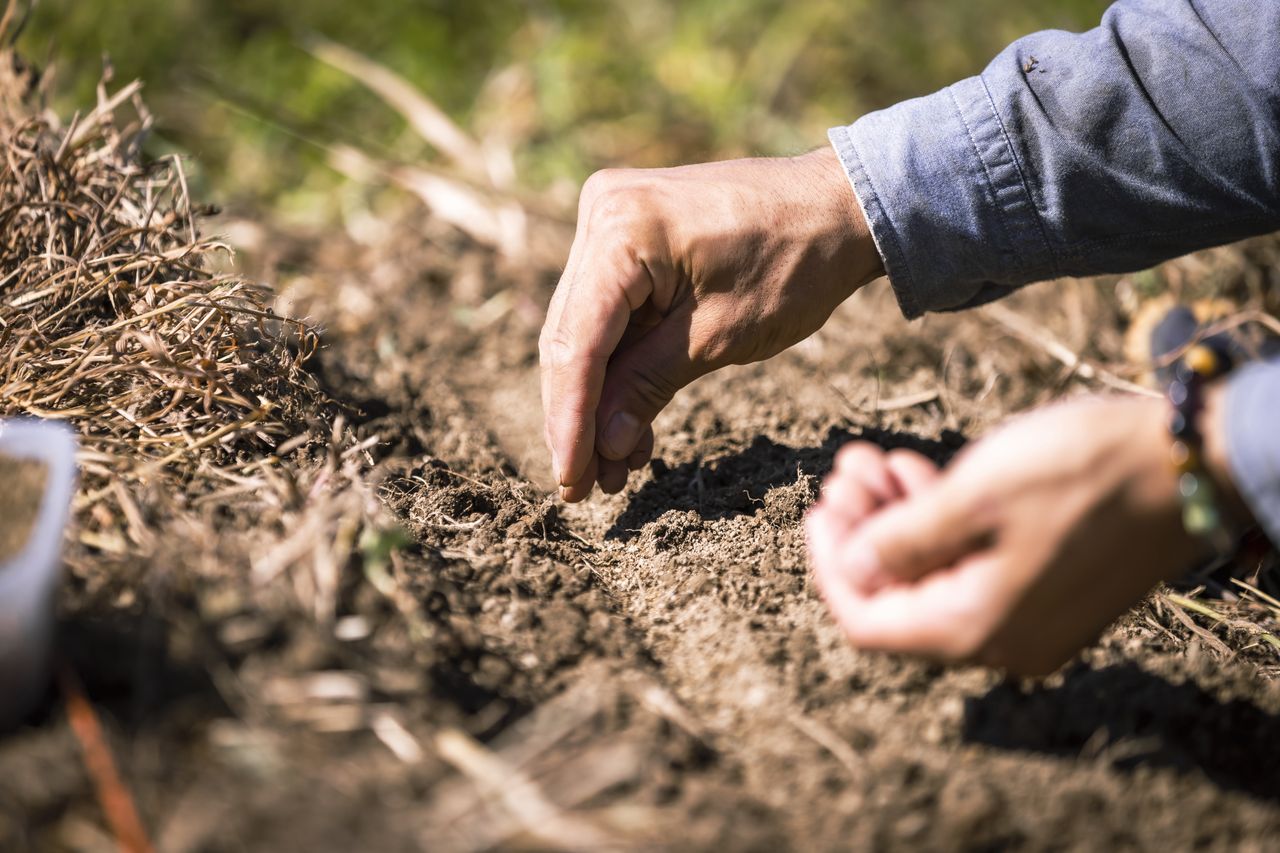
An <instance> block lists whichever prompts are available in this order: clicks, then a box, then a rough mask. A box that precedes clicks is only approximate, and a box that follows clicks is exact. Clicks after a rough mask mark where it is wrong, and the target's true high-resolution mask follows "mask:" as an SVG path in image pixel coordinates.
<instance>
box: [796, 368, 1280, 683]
mask: <svg viewBox="0 0 1280 853" xmlns="http://www.w3.org/2000/svg"><path fill="white" fill-rule="evenodd" d="M1272 371H1273V372H1272V374H1271V378H1270V380H1269V382H1271V383H1272V384H1271V385H1270V390H1271V391H1276V390H1280V366H1277V367H1275V368H1272ZM1234 390H1235V389H1233V390H1232V391H1230V392H1229V391H1228V390H1226V389H1223V388H1221V387H1217V388H1215V389H1213V390H1212V391H1211V392H1210V393H1209V394H1208V395H1207V400H1206V405H1205V407H1204V409H1203V411H1202V413H1201V415H1200V418H1199V429H1200V432H1201V434H1202V435H1203V437H1204V446H1203V451H1204V452H1203V456H1204V464H1205V466H1206V469H1207V470H1208V472H1209V474H1210V475H1211V476H1212V477H1213V479H1214V481H1215V482H1216V484H1217V491H1218V493H1219V494H1220V495H1221V496H1222V498H1223V503H1224V506H1225V507H1226V508H1227V511H1228V512H1229V513H1230V514H1232V515H1234V516H1237V517H1246V516H1247V513H1248V507H1249V506H1256V504H1255V503H1253V502H1252V500H1251V498H1252V496H1248V495H1246V496H1245V500H1244V501H1243V502H1242V501H1241V496H1240V495H1239V494H1237V492H1236V490H1235V487H1234V484H1235V482H1236V479H1235V474H1234V473H1233V470H1232V469H1234V468H1237V467H1239V463H1240V462H1241V461H1243V460H1242V459H1241V457H1240V455H1239V448H1235V447H1233V446H1232V441H1233V440H1234V439H1235V437H1236V434H1237V432H1238V430H1234V429H1233V428H1232V427H1231V419H1232V418H1233V417H1236V416H1238V415H1239V414H1240V412H1241V409H1240V408H1239V406H1238V404H1237V403H1236V399H1238V395H1237V394H1235V393H1234ZM1233 398H1236V399H1233ZM1169 414H1170V413H1169V407H1168V405H1167V404H1166V403H1164V402H1163V401H1160V400H1154V399H1147V398H1140V397H1110V398H1092V399H1084V400H1076V401H1072V402H1066V403H1060V404H1057V405H1054V406H1049V407H1046V408H1044V409H1040V410H1037V411H1035V412H1032V413H1030V414H1028V415H1024V416H1022V417H1019V418H1015V419H1013V420H1012V421H1010V422H1009V423H1008V424H1006V425H1004V426H1002V427H1001V428H999V429H998V430H997V431H996V432H995V433H993V434H992V435H989V436H987V437H985V438H983V439H981V440H979V441H978V442H976V443H974V444H973V445H972V446H970V447H969V448H966V449H965V450H964V451H962V453H961V454H960V456H959V457H957V459H956V460H955V461H954V462H953V463H952V465H951V466H949V467H948V468H947V469H945V470H943V471H939V470H937V469H936V468H934V467H933V466H932V464H931V463H929V462H928V461H927V460H925V459H924V458H923V457H921V456H919V455H918V454H913V453H910V452H906V451H894V452H893V453H891V454H888V455H886V454H884V453H883V452H882V451H880V450H879V449H878V448H876V447H874V446H872V445H868V444H865V443H859V444H853V445H850V446H849V447H847V448H845V449H844V450H842V451H841V454H840V456H839V457H838V459H837V464H836V469H835V471H834V472H833V473H832V475H831V476H830V477H829V478H828V481H827V483H826V484H825V485H824V488H823V495H822V498H821V500H820V501H819V502H818V503H817V504H816V505H815V507H814V508H813V510H812V511H811V512H810V514H809V516H808V518H807V521H806V526H807V530H808V535H809V549H810V558H811V561H812V564H813V569H814V577H815V579H816V581H817V584H818V586H819V589H820V590H821V592H822V594H823V596H824V598H825V599H826V601H827V603H828V605H829V606H830V608H831V611H832V613H833V615H834V616H835V618H836V620H837V621H838V622H839V623H840V624H841V625H842V627H843V628H844V629H845V631H846V633H847V634H848V635H849V638H850V639H851V641H852V642H853V643H854V644H855V645H858V646H860V647H863V648H868V649H880V650H888V651H900V652H909V653H913V654H918V655H924V656H927V657H933V658H937V659H940V660H944V661H950V662H956V661H970V662H978V663H983V664H987V665H990V666H995V667H1000V668H1003V669H1006V670H1008V671H1010V672H1013V673H1015V674H1020V675H1038V674H1044V673H1047V672H1050V671H1052V670H1053V669H1054V668H1056V667H1057V666H1059V665H1060V664H1062V663H1063V662H1064V661H1066V660H1067V659H1068V658H1069V657H1070V656H1071V655H1072V654H1074V653H1075V652H1076V651H1078V650H1079V649H1080V648H1082V647H1083V646H1084V645H1086V644H1087V643H1089V642H1090V641H1092V640H1093V639H1094V638H1095V637H1096V636H1097V635H1098V633H1099V632H1100V631H1101V630H1102V629H1103V628H1104V627H1105V626H1106V625H1107V624H1108V623H1110V622H1111V621H1112V620H1113V619H1114V618H1115V617H1117V616H1118V615H1120V613H1122V612H1123V611H1124V610H1125V609H1126V608H1128V607H1129V606H1131V605H1132V604H1134V603H1136V602H1137V601H1138V599H1139V598H1140V597H1141V596H1142V595H1144V594H1145V593H1146V592H1147V591H1148V590H1149V589H1150V588H1151V587H1152V586H1153V585H1154V584H1156V583H1157V582H1159V581H1161V580H1170V579H1173V578H1176V577H1178V576H1180V575H1182V574H1183V573H1185V572H1186V571H1187V570H1188V569H1190V568H1191V567H1192V564H1193V562H1194V561H1195V560H1196V559H1197V557H1203V556H1204V555H1205V554H1206V553H1207V550H1206V548H1205V546H1204V544H1203V543H1201V542H1199V541H1198V540H1197V539H1196V538H1195V537H1193V536H1191V535H1189V534H1188V533H1187V532H1186V531H1185V530H1184V529H1183V526H1182V521H1181V501H1180V498H1179V496H1178V475H1177V473H1176V471H1175V470H1174V467H1173V465H1172V464H1171V462H1170V461H1169V450H1170V446H1171V444H1172V440H1171V437H1170V435H1169V432H1168V420H1169ZM1266 452H1267V454H1268V459H1269V460H1270V461H1271V463H1272V464H1274V463H1275V462H1280V443H1277V442H1276V441H1275V440H1274V438H1272V440H1271V441H1270V442H1269V444H1268V445H1267V451H1266ZM904 471H905V472H906V475H905V476H904V475H903V472H904ZM886 474H888V475H890V476H886ZM1271 488H1272V492H1271V494H1272V495H1273V497H1274V496H1275V495H1277V494H1280V481H1274V480H1273V481H1272V486H1271ZM1271 520H1272V521H1273V522H1274V521H1276V520H1277V519H1275V518H1272V519H1271Z"/></svg>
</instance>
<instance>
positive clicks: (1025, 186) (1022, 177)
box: [978, 77, 1061, 278]
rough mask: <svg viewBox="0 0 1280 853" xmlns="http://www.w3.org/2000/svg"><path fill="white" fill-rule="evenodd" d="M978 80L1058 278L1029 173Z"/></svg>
mask: <svg viewBox="0 0 1280 853" xmlns="http://www.w3.org/2000/svg"><path fill="white" fill-rule="evenodd" d="M978 80H979V82H981V83H982V91H983V94H985V95H986V96H987V105H988V106H989V107H990V108H991V115H992V116H994V117H995V120H996V125H997V126H998V127H999V128H1000V135H1001V136H1002V137H1003V138H1004V144H1005V147H1006V148H1008V149H1009V156H1010V157H1011V158H1012V159H1013V167H1014V168H1015V169H1016V170H1017V171H1018V181H1019V183H1021V184H1022V191H1023V192H1024V193H1025V194H1026V196H1027V204H1028V205H1029V206H1030V207H1031V213H1032V216H1034V218H1035V221H1036V228H1037V229H1038V230H1039V231H1040V240H1041V241H1042V242H1043V244H1044V249H1045V252H1046V253H1047V254H1048V255H1049V263H1050V264H1051V266H1052V268H1053V275H1054V277H1055V278H1056V277H1058V276H1059V275H1060V274H1061V273H1060V269H1061V267H1060V265H1059V263H1058V256H1057V253H1056V252H1054V250H1053V244H1052V243H1050V242H1049V232H1048V231H1047V230H1046V229H1045V227H1044V217H1042V216H1041V215H1040V208H1038V207H1036V199H1035V196H1034V195H1033V194H1032V192H1031V184H1030V182H1029V181H1028V180H1027V172H1026V170H1025V169H1024V168H1022V161H1021V160H1020V159H1018V149H1017V148H1015V147H1014V145H1013V139H1012V137H1010V136H1009V129H1008V128H1007V127H1006V126H1005V123H1004V119H1003V118H1002V117H1001V115H1000V110H998V109H996V101H995V98H994V97H992V95H991V89H990V88H989V87H988V86H987V81H986V80H984V79H982V78H981V77H979V78H978Z"/></svg>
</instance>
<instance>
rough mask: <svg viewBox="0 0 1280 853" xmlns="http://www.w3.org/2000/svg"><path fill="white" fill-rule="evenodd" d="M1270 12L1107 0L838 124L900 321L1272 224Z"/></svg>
mask: <svg viewBox="0 0 1280 853" xmlns="http://www.w3.org/2000/svg"><path fill="white" fill-rule="evenodd" d="M1278 33H1280V2H1276V0H1215V2H1205V0H1120V2H1117V3H1115V4H1114V5H1112V6H1111V8H1110V9H1108V11H1107V13H1106V15H1105V17H1104V18H1103V21H1102V24H1101V26H1099V27H1098V28H1096V29H1093V30H1090V31H1089V32H1086V33H1082V34H1073V33H1066V32H1060V31H1048V32H1041V33H1036V34H1034V35H1030V36H1027V37H1026V38H1023V39H1019V40H1018V41H1016V42H1014V43H1013V44H1012V45H1010V46H1009V47H1008V48H1007V49H1006V50H1005V51H1003V52H1002V53H1001V54H1000V55H999V56H998V57H997V58H996V59H995V60H994V61H992V62H991V64H990V65H988V66H987V68H986V69H985V70H984V71H983V72H982V74H981V75H979V76H976V77H971V78H969V79H966V80H962V81H960V82H958V83H956V84H954V85H953V86H949V87H947V88H946V89H943V90H942V91H940V92H937V93H935V94H933V95H929V96H927V97H924V98H917V99H914V100H910V101H905V102H903V103H900V104H898V105H896V106H893V107H890V108H889V109H887V110H883V111H880V112H876V113H872V114H870V115H867V116H864V117H862V118H861V119H859V120H858V121H857V122H855V123H854V124H852V125H850V126H848V127H838V128H834V129H833V130H832V131H831V133H830V137H831V141H832V143H833V146H834V147H835V149H836V150H837V152H838V153H839V154H840V158H841V161H842V163H843V165H844V167H845V169H846V172H847V174H848V175H849V178H850V181H851V182H852V184H853V186H854V187H855V189H856V191H857V196H858V199H859V201H860V203H861V206H862V210H863V212H864V213H865V217H866V221H867V223H868V225H869V227H870V230H871V232H872V234H873V235H874V237H875V240H876V243H877V245H878V247H879V250H880V253H881V255H882V257H883V258H884V263H885V268H886V271H887V273H888V275H889V279H890V281H891V282H892V284H893V287H894V291H895V293H896V294H897V297H898V300H899V303H900V305H901V307H902V310H903V312H904V313H905V314H906V315H907V316H908V317H914V316H918V315H919V314H921V313H923V312H926V311H936V310H950V309H957V308H965V307H969V306H972V305H975V304H979V303H981V302H985V301H988V300H990V299H994V298H998V297H1000V296H1002V295H1005V294H1006V293H1008V292H1009V291H1010V290H1012V289H1013V288H1015V287H1018V286H1021V285H1023V284H1027V283H1029V282H1033V281H1040V280H1044V279H1049V278H1055V277H1059V276H1064V275H1085V274H1096V273H1105V272H1124V271H1129V270H1134V269H1141V268H1144V267H1148V266H1151V265H1153V264H1155V263H1157V262H1159V261H1162V260H1165V259H1167V258H1170V257H1173V256H1175V255H1180V254H1184V253H1186V252H1189V251H1192V250H1194V249H1198V248H1202V247H1205V246H1211V245H1217V244H1221V243H1226V242H1230V241H1232V240H1236V239H1240V238H1242V237H1246V236H1250V235H1254V234H1261V233H1266V232H1268V231H1273V230H1276V229H1278V228H1280V38H1277V34H1278Z"/></svg>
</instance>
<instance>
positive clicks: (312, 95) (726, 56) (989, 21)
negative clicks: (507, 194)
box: [21, 0, 1107, 211]
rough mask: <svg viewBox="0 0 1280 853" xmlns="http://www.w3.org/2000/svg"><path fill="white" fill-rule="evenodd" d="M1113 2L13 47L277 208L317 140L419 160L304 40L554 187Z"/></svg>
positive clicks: (690, 13)
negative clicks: (133, 92) (372, 70)
mask: <svg viewBox="0 0 1280 853" xmlns="http://www.w3.org/2000/svg"><path fill="white" fill-rule="evenodd" d="M1106 6H1107V2H1105V0H1022V2H1009V0H812V2H804V0H790V2H785V1H784V0H740V2H724V0H686V1H685V2H679V0H629V2H589V0H472V2H448V0H359V2H351V0H130V2H127V3H126V2H118V1H117V2H113V0H101V2H99V0H94V2H86V0H46V2H43V3H41V4H39V5H38V6H37V7H36V9H35V11H34V13H33V15H32V17H31V19H30V21H29V23H28V26H27V29H26V30H25V32H24V34H23V36H22V41H21V45H22V46H23V48H24V50H25V51H26V53H27V54H28V55H29V56H31V57H32V58H34V59H35V60H36V61H37V62H43V61H46V60H47V59H54V60H56V62H55V64H56V67H57V75H58V80H59V82H58V86H57V88H58V91H60V92H61V95H60V103H58V104H56V106H57V107H58V108H59V110H60V111H61V112H63V113H64V114H69V113H70V112H71V111H72V110H73V109H74V108H75V107H77V106H83V105H85V104H86V103H92V97H93V91H94V86H95V85H96V83H97V81H98V78H99V76H100V73H101V70H102V57H103V55H104V54H107V55H109V56H110V58H111V60H112V63H113V65H114V69H115V75H116V80H117V81H118V82H120V83H123V82H126V81H128V80H130V79H132V78H134V77H141V78H142V79H143V80H144V81H145V83H146V90H145V91H146V95H147V98H148V102H149V104H150V106H151V109H152V111H153V112H154V113H155V114H156V115H157V119H158V129H159V134H158V137H159V140H160V144H162V145H168V146H173V147H177V148H178V149H180V150H184V151H186V152H189V153H191V154H193V155H195V158H196V161H197V162H198V163H200V164H201V166H202V168H203V184H204V186H203V187H202V188H201V189H202V193H203V194H204V195H205V197H212V198H215V199H219V200H222V201H227V202H231V203H253V204H263V203H267V204H273V205H275V206H276V207H277V208H278V209H281V210H284V211H287V210H288V209H290V208H294V209H296V208H299V207H305V206H315V205H317V204H319V206H320V207H323V206H324V205H323V201H322V200H323V199H324V198H325V196H326V194H330V195H331V194H332V192H331V191H332V189H333V188H334V187H336V186H337V184H338V181H339V179H338V178H337V176H335V175H334V174H333V173H332V172H330V170H329V169H328V168H327V167H325V165H324V154H323V151H322V149H321V148H320V147H317V146H316V145H315V144H313V143H315V142H320V143H326V142H334V141H355V142H357V143H359V144H361V145H363V146H365V147H366V148H367V149H369V150H373V151H377V152H379V153H380V154H383V155H386V156H390V157H395V158H402V159H410V160H412V159H418V158H422V159H426V158H429V157H430V156H431V152H430V151H429V150H426V149H425V146H424V145H423V144H422V143H421V142H420V141H419V140H418V139H417V138H416V137H415V136H413V135H412V134H411V133H410V132H409V131H408V130H407V129H406V127H405V125H404V123H403V121H401V120H400V119H399V118H398V117H397V116H396V114H395V113H394V112H393V111H392V110H390V109H388V108H387V107H386V105H385V104H383V103H381V102H380V101H378V100H377V99H376V98H375V97H374V96H372V95H371V94H369V93H368V91H367V90H365V89H364V88H362V87H361V86H360V85H359V84H357V83H355V82H354V81H353V80H351V79H350V78H348V77H346V76H344V75H343V74H341V73H339V72H337V71H335V70H333V69H331V68H328V67H326V66H324V65H322V64H320V63H319V62H317V61H316V60H315V59H313V58H312V57H311V56H310V55H309V54H308V53H307V52H306V51H305V50H304V49H303V48H302V47H301V44H302V43H304V42H305V40H306V39H307V37H308V36H309V35H311V34H321V35H324V36H326V37H328V38H330V39H332V40H334V41H338V42H340V43H342V44H345V45H347V46H348V47H351V48H354V49H355V50H358V51H360V52H362V53H364V54H366V55H368V56H370V57H372V58H374V59H376V60H377V61H379V62H380V63H383V64H385V65H387V66H388V67H390V68H393V69H395V70H397V71H399V72H400V73H402V74H403V75H405V76H406V77H407V78H409V79H410V80H411V81H413V82H414V83H416V84H417V85H418V86H419V87H420V88H421V89H422V90H423V91H424V92H426V93H427V94H428V95H430V97H432V98H433V99H434V100H435V101H436V102H437V103H438V104H440V105H441V106H442V107H443V108H444V109H445V110H447V111H448V112H449V113H450V114H451V115H452V116H453V117H454V118H455V119H457V120H458V121H459V122H460V123H461V124H462V125H463V126H466V127H483V126H485V125H486V124H489V125H492V124H494V123H501V122H506V123H507V124H509V125H510V124H513V123H514V124H517V125H519V131H520V144H519V147H518V150H517V163H518V166H519V169H520V174H521V176H522V178H523V179H524V180H525V181H526V183H527V184H528V185H530V186H531V187H533V188H544V187H547V186H549V185H551V184H553V183H554V182H555V181H557V180H564V179H570V180H573V181H578V180H581V179H582V178H583V177H584V176H585V175H586V174H588V173H589V172H590V171H592V170H593V169H595V168H599V167H601V166H605V165H616V164H622V163H626V164H632V165H658V164H668V163H673V162H682V161H693V160H700V159H707V158H711V157H718V156H733V155H743V154H778V153H788V152H794V151H798V150H803V149H807V148H809V147H812V146H814V145H818V144H821V143H822V142H823V141H824V139H825V136H824V131H825V129H826V128H827V127H828V126H830V125H832V124H835V123H843V122H847V121H851V120H852V119H854V118H856V117H857V116H859V115H861V114H862V113H864V112H867V111H869V110H872V109H875V108H878V107H882V106H886V105H888V104H891V103H894V102H896V101H898V100H901V99H903V98H908V97H911V96H914V95H920V94H925V93H927V92H930V91H932V90H934V89H936V88H938V87H940V86H942V85H945V84H947V83H949V82H951V81H953V80H955V79H958V78H960V77H962V76H966V75H969V74H973V73H975V72H977V71H978V70H980V69H981V68H982V67H983V65H985V64H986V63H987V62H988V61H989V60H990V58H991V57H993V56H994V55H995V54H996V53H997V52H998V51H999V50H1000V49H1001V48H1003V47H1004V46H1005V45H1006V44H1007V43H1008V42H1009V41H1011V40H1013V39H1014V38H1017V37H1018V36H1020V35H1023V34H1025V33H1028V32H1032V31H1035V30H1038V29H1044V28H1047V27H1058V28H1064V29H1072V30H1080V29H1087V28H1089V27H1091V26H1094V25H1095V24H1096V22H1097V21H1098V18H1099V17H1100V15H1101V13H1102V11H1103V10H1104V9H1105V7H1106ZM503 72H505V75H504V74H503ZM497 90H501V91H502V92H503V93H504V94H503V97H502V98H498V97H496V96H495V94H494V93H495V91H497ZM495 112H496V113H501V114H500V115H494V113H495ZM305 140H310V142H308V141H305ZM318 200H321V201H319V202H318Z"/></svg>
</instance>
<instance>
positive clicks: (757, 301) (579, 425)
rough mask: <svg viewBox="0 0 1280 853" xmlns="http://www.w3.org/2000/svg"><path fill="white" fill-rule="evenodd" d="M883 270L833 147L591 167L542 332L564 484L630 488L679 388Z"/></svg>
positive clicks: (557, 465)
mask: <svg viewBox="0 0 1280 853" xmlns="http://www.w3.org/2000/svg"><path fill="white" fill-rule="evenodd" d="M881 273H882V270H881V267H880V259H879V256H878V254H877V253H876V251H875V247H874V245H873V243H872V241H871V238H870V235H869V233H868V232H867V229H866V226H865V223H864V221H863V219H862V214H861V212H860V210H859V207H858V204H857V201H856V199H855V198H854V195H853V191H852V189H851V188H850V186H849V183H848V180H847V179H846V177H845V174H844V170H843V169H842V168H841V166H840V164H839V162H838V160H837V159H836V157H835V154H834V153H833V152H831V151H830V150H826V149H824V150H819V151H815V152H812V153H810V154H806V155H803V156H801V157H793V158H777V159H751V160H733V161H726V162H721V163H707V164H703V165H696V166H683V167H678V168H672V169H652V170H610V171H604V172H599V173H597V174H595V175H593V176H592V177H591V179H590V180H589V181H588V182H587V184H586V186H585V187H584V188H583V190H582V195H581V199H580V203H579V211H578V226H577V233H576V235H575V238H574V242H573V247H572V250H571V251H570V255H569V261H568V264H567V266H566V268H565V271H564V275H563V276H562V277H561V279H560V283H559V285H558V286H557V288H556V292H555V295H554V297H553V298H552V300H551V305H550V307H549V309H548V312H547V319H546V323H545V325H544V326H543V329H542V335H541V338H540V341H539V351H540V356H541V365H542V403H543V411H544V415H545V431H546V440H547V445H548V447H549V448H550V450H551V456H552V466H553V469H554V472H555V476H556V479H557V482H558V483H559V484H560V494H561V496H562V497H563V498H564V499H565V500H567V501H578V500H582V499H583V498H585V497H586V496H587V495H588V494H590V493H591V491H592V488H593V487H594V486H595V485H596V484H597V483H599V485H600V486H601V488H602V490H603V491H605V492H609V493H613V492H618V491H620V490H621V489H622V488H623V487H624V486H625V485H626V480H627V476H628V473H629V471H632V470H636V469H637V468H639V467H641V466H643V465H644V464H645V463H646V462H647V461H648V460H649V458H650V457H651V455H652V453H653V446H654V434H653V428H652V422H653V419H654V418H655V417H656V416H657V414H658V413H659V412H660V411H661V410H662V409H663V407H665V406H666V405H667V403H669V402H670V401H671V399H672V397H673V396H674V395H675V394H676V392H677V391H679V390H680V389H681V388H683V387H684V386H685V385H687V384H689V383H690V382H692V381H693V380H694V379H697V378H698V377H699V376H702V375H703V374H706V373H708V372H710V371H712V370H715V369H717V368H720V367H723V366H725V365H728V364H745V363H748V362H753V361H759V360H762V359H766V358H769V357H771V356H773V355H776V354H777V353H779V352H781V351H782V350H783V349H786V348H787V347H789V346H791V345H792V344H795V343H797V342H799V341H801V340H803V339H804V338H806V337H807V336H809V335H810V334H812V333H813V332H815V331H817V329H818V328H819V327H821V326H822V324H823V323H824V322H825V321H826V320H827V318H828V317H829V316H830V315H831V312H832V311H833V310H835V308H836V306H837V305H839V304H840V303H841V302H842V301H843V300H844V299H846V298H847V297H848V296H849V295H850V294H851V293H853V292H854V291H855V290H856V289H857V288H858V287H860V286H861V285H862V284H864V283H866V282H867V281H870V280H871V279H872V278H875V277H876V276H878V275H880V274H881Z"/></svg>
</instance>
